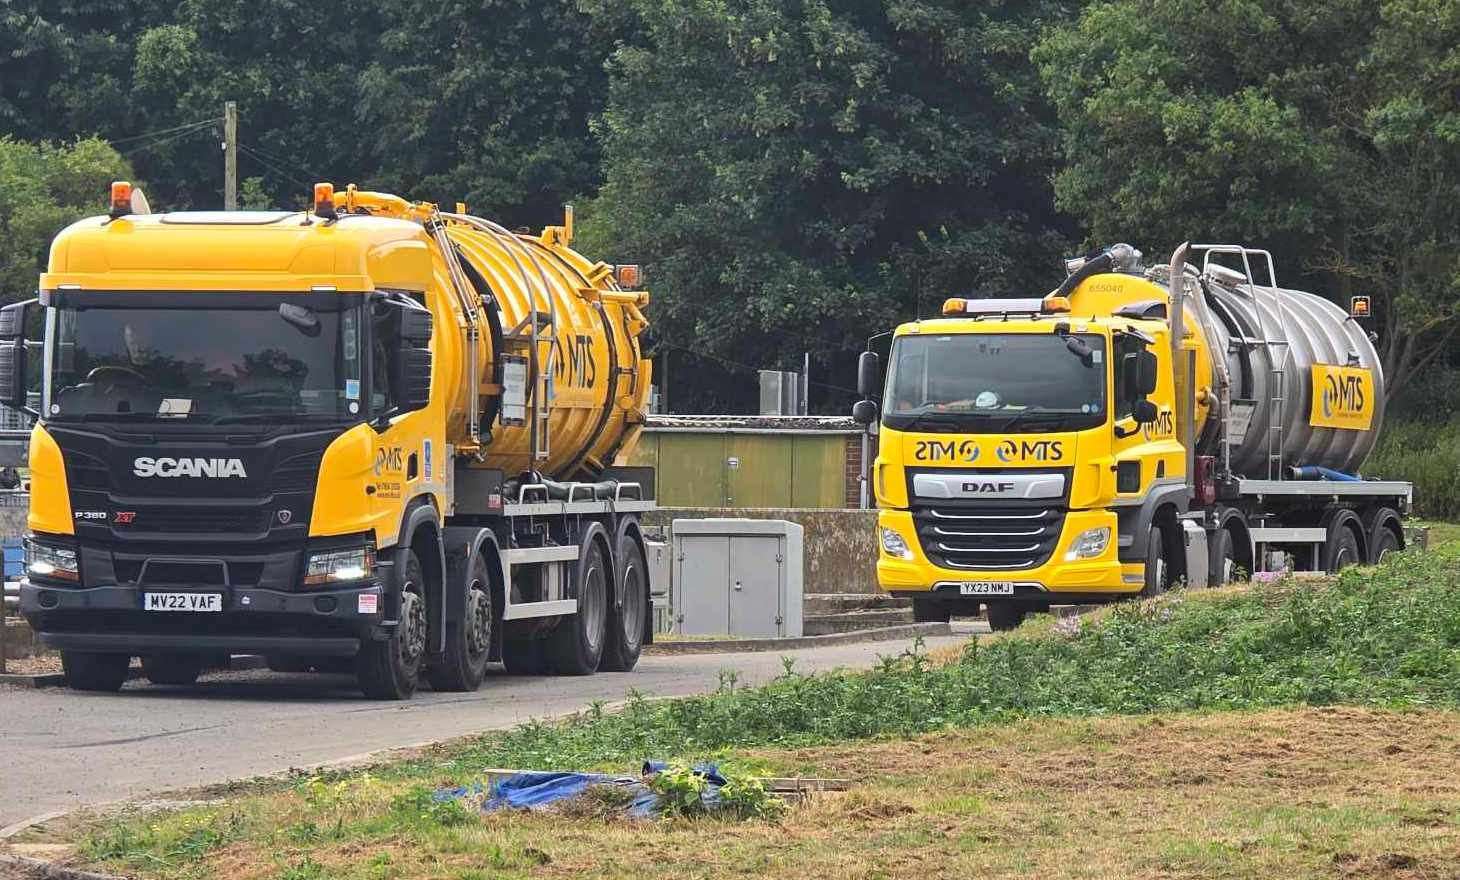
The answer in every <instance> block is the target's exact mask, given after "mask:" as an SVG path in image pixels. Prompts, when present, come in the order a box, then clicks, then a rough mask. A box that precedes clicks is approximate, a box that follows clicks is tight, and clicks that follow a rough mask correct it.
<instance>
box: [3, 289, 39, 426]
mask: <svg viewBox="0 0 1460 880" xmlns="http://www.w3.org/2000/svg"><path fill="white" fill-rule="evenodd" d="M35 303H36V300H33V299H32V300H26V301H25V302H18V303H12V304H11V305H8V306H5V307H4V308H0V403H3V404H5V405H6V406H8V407H12V408H14V409H18V410H22V411H25V412H30V408H29V407H28V406H27V404H26V394H25V392H26V360H27V358H26V354H27V352H26V348H25V325H26V318H27V316H28V314H29V309H30V308H31V306H33V305H35Z"/></svg>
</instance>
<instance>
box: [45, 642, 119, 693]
mask: <svg viewBox="0 0 1460 880" xmlns="http://www.w3.org/2000/svg"><path fill="white" fill-rule="evenodd" d="M131 664H132V658H131V657H129V656H128V655H126V654H93V653H90V652H88V651H62V652H61V670H62V672H63V673H64V674H65V677H66V686H67V687H69V688H71V689H72V690H77V691H105V692H107V693H116V692H117V691H119V690H121V689H122V683H123V682H125V681H126V680H127V667H129V666H131Z"/></svg>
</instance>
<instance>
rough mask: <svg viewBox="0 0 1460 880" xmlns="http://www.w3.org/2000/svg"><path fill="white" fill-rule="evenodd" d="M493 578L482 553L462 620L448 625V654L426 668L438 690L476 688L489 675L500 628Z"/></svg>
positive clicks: (476, 562)
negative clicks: (497, 620) (495, 639)
mask: <svg viewBox="0 0 1460 880" xmlns="http://www.w3.org/2000/svg"><path fill="white" fill-rule="evenodd" d="M494 616H495V615H494V613H493V607H492V580H491V575H490V574H488V572H487V563H486V560H484V559H482V557H481V556H480V555H478V556H477V557H476V558H475V559H474V560H473V561H472V564H471V576H470V577H469V578H468V579H467V589H466V601H465V610H464V612H463V614H462V619H461V620H459V621H456V622H454V623H450V624H447V626H446V653H445V654H443V655H442V656H441V657H440V658H439V659H438V660H437V661H436V662H433V663H431V665H430V666H428V667H427V669H426V680H427V681H429V682H431V687H433V688H435V689H436V690H438V691H474V690H476V689H477V688H479V687H481V686H482V679H484V678H486V677H487V655H489V654H491V653H492V637H493V636H494V635H495V633H494V632H493V630H494V628H495V627H496V621H495V620H494V619H493V618H494Z"/></svg>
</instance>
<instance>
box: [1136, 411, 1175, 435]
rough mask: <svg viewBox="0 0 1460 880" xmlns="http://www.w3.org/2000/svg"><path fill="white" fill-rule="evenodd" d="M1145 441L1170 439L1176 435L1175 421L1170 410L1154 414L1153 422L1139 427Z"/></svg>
mask: <svg viewBox="0 0 1460 880" xmlns="http://www.w3.org/2000/svg"><path fill="white" fill-rule="evenodd" d="M1141 430H1142V432H1144V433H1145V435H1146V439H1147V440H1157V439H1159V438H1161V437H1170V436H1172V435H1174V434H1175V433H1176V419H1175V417H1174V416H1172V414H1171V410H1169V409H1163V410H1161V411H1160V412H1158V413H1156V419H1155V421H1151V422H1147V423H1146V424H1145V425H1142V426H1141Z"/></svg>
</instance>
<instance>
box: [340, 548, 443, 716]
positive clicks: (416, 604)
mask: <svg viewBox="0 0 1460 880" xmlns="http://www.w3.org/2000/svg"><path fill="white" fill-rule="evenodd" d="M425 656H426V595H425V584H424V573H423V571H422V569H421V560H420V559H419V558H417V557H416V551H414V550H407V551H406V555H405V566H404V568H403V570H402V573H401V579H400V623H398V624H396V627H395V632H393V633H391V635H390V638H388V639H386V640H385V641H383V642H377V641H374V640H369V641H365V642H362V643H361V645H360V653H358V654H356V655H355V676H356V677H357V678H358V679H359V680H360V690H362V691H364V693H365V696H367V697H369V698H371V699H372V700H407V699H410V696H411V694H414V693H415V692H416V681H417V679H419V678H420V676H421V665H422V661H423V660H424V659H425Z"/></svg>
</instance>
